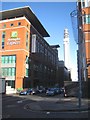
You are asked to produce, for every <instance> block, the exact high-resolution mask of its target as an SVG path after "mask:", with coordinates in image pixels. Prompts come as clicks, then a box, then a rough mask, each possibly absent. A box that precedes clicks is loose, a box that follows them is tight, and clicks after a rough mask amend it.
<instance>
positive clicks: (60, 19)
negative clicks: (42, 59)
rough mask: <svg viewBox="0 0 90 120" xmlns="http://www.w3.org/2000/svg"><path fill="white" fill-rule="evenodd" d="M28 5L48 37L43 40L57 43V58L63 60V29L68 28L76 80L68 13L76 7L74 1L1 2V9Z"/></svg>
mask: <svg viewBox="0 0 90 120" xmlns="http://www.w3.org/2000/svg"><path fill="white" fill-rule="evenodd" d="M23 6H29V7H30V8H31V9H32V11H33V12H34V13H35V15H36V16H37V18H38V19H39V21H40V22H41V24H42V25H43V26H44V28H45V29H46V30H47V32H48V33H49V35H50V37H48V38H45V40H46V41H47V42H48V43H49V44H50V45H55V44H59V45H60V48H58V56H59V60H64V52H63V50H64V48H63V39H64V29H65V28H67V29H68V30H69V37H70V65H71V70H72V79H73V81H76V80H77V54H76V50H77V44H76V42H75V40H74V36H73V29H72V21H71V16H70V13H71V12H72V11H73V10H75V9H76V2H2V10H8V9H13V8H17V7H23Z"/></svg>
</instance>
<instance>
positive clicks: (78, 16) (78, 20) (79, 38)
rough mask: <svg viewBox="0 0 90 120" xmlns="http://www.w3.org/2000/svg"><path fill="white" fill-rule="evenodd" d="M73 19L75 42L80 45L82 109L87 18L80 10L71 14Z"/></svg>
mask: <svg viewBox="0 0 90 120" xmlns="http://www.w3.org/2000/svg"><path fill="white" fill-rule="evenodd" d="M70 15H71V18H72V27H73V32H74V37H75V41H76V43H77V45H78V57H79V58H78V81H79V97H78V100H79V108H81V98H82V78H83V74H82V73H84V72H83V71H82V68H84V69H85V78H87V77H86V76H87V75H86V52H85V38H84V34H83V27H82V18H83V16H85V12H84V11H80V10H78V9H77V10H74V11H72V12H71V14H70ZM82 59H84V63H85V66H84V63H83V62H82Z"/></svg>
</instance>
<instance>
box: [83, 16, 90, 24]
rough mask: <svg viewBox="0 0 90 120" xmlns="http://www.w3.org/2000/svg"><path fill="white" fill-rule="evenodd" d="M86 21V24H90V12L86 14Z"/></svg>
mask: <svg viewBox="0 0 90 120" xmlns="http://www.w3.org/2000/svg"><path fill="white" fill-rule="evenodd" d="M84 23H85V24H90V14H88V15H85V17H84Z"/></svg>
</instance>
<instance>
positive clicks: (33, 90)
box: [31, 88, 39, 95]
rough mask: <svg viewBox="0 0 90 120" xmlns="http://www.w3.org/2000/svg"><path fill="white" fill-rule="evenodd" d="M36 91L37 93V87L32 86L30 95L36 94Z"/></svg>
mask: <svg viewBox="0 0 90 120" xmlns="http://www.w3.org/2000/svg"><path fill="white" fill-rule="evenodd" d="M38 93H39V91H38V90H37V89H35V88H32V92H31V95H36V94H38Z"/></svg>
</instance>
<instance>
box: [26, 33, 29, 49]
mask: <svg viewBox="0 0 90 120" xmlns="http://www.w3.org/2000/svg"><path fill="white" fill-rule="evenodd" d="M28 38H29V36H28V31H27V32H26V49H28Z"/></svg>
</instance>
